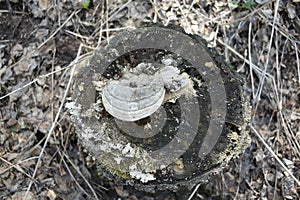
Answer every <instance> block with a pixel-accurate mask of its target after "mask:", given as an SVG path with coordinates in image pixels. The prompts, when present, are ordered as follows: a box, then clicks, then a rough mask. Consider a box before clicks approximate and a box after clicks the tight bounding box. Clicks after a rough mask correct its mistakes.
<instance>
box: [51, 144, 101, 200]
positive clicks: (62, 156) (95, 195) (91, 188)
mask: <svg viewBox="0 0 300 200" xmlns="http://www.w3.org/2000/svg"><path fill="white" fill-rule="evenodd" d="M57 152H58V154H59V155H60V157H61V159H62V161H63V163H64V164H65V166H66V168H67V170H68V172H69V174H70V176H71V177H72V178H73V180H74V181H75V183H76V185H77V186H78V187H79V188H80V189H81V190H82V191H83V192H84V193H85V194H86V195H87V196H88V197H91V196H90V195H89V194H88V193H87V192H86V191H85V190H84V189H83V188H82V187H81V186H80V184H79V183H78V182H77V180H76V178H75V177H74V176H73V174H72V172H71V170H70V168H69V167H68V165H67V163H66V161H65V159H64V157H65V158H67V160H68V161H69V162H70V163H71V165H72V167H73V168H74V169H75V171H77V173H78V174H79V175H80V176H81V177H82V178H83V180H84V181H85V182H86V184H87V185H88V187H89V188H90V190H91V191H92V193H93V195H94V197H95V199H97V200H98V196H97V194H96V192H95V190H94V188H93V187H92V186H91V184H90V183H89V182H88V180H87V179H86V178H85V177H84V176H83V174H82V173H81V172H80V171H79V170H78V168H77V167H76V166H75V164H74V163H73V162H72V161H71V160H70V158H69V156H68V155H67V154H66V153H65V152H60V150H59V149H58V148H57ZM62 154H63V155H62ZM103 188H104V187H103ZM105 189H106V188H105ZM106 191H107V189H106Z"/></svg>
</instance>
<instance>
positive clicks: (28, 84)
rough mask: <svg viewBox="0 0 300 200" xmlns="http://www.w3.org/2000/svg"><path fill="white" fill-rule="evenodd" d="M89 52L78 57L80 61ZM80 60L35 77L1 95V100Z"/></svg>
mask: <svg viewBox="0 0 300 200" xmlns="http://www.w3.org/2000/svg"><path fill="white" fill-rule="evenodd" d="M88 54H89V53H86V54H84V55H81V56H80V59H78V60H79V61H78V62H81V61H82V59H83V58H85V56H86V55H88ZM78 62H74V61H73V62H72V63H70V64H69V65H68V66H66V67H63V68H61V69H58V70H55V71H53V72H50V73H48V74H43V75H40V76H38V77H37V78H35V79H34V80H33V81H30V82H29V83H27V84H25V85H23V86H21V87H20V88H18V89H16V90H13V91H11V92H10V93H7V94H6V95H4V96H1V97H0V100H2V99H4V98H6V97H8V96H10V95H12V94H14V93H16V92H18V91H20V90H23V89H24V88H26V87H28V86H30V85H32V84H33V83H35V82H37V81H38V80H40V79H41V78H44V77H48V76H50V75H52V74H55V73H56V72H60V71H63V70H65V69H66V68H69V67H72V66H73V65H75V64H77V63H78Z"/></svg>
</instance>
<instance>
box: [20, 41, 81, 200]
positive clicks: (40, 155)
mask: <svg viewBox="0 0 300 200" xmlns="http://www.w3.org/2000/svg"><path fill="white" fill-rule="evenodd" d="M81 48H82V45H81V44H80V46H79V49H78V52H77V56H76V58H75V61H76V62H75V63H77V61H78V59H79V55H80V53H81ZM76 66H77V64H75V65H73V67H72V69H71V75H70V79H69V82H68V85H67V87H66V91H65V93H64V96H63V99H62V101H61V104H60V106H59V109H58V112H57V114H56V116H55V119H54V122H53V123H52V126H51V128H50V130H49V132H48V135H47V138H46V140H45V143H44V145H43V148H42V150H41V152H40V154H39V158H38V161H37V163H36V167H35V169H34V172H33V175H32V177H31V178H32V179H34V178H35V176H36V174H37V170H38V168H39V164H40V162H41V160H42V156H43V154H44V151H45V148H46V146H47V144H48V141H49V139H50V137H51V135H52V132H53V130H54V128H55V126H56V123H57V121H58V118H59V116H60V113H61V111H62V109H63V106H64V102H65V100H66V98H67V95H68V91H69V88H70V86H71V83H72V80H73V75H74V73H75V69H76ZM32 184H33V180H31V181H30V183H29V186H28V188H27V191H26V194H25V197H24V200H26V198H27V196H28V193H29V191H30V189H31V186H32Z"/></svg>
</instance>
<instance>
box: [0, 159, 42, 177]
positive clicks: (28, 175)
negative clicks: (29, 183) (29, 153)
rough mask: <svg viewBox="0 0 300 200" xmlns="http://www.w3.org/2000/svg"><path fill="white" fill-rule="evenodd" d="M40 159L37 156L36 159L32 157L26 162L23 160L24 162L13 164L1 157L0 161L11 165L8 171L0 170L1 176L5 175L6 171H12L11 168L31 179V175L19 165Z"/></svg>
mask: <svg viewBox="0 0 300 200" xmlns="http://www.w3.org/2000/svg"><path fill="white" fill-rule="evenodd" d="M37 158H38V157H37V156H35V157H31V158H27V159H25V160H22V161H18V162H17V163H16V164H13V163H11V162H9V161H7V160H5V159H4V158H2V157H0V160H2V162H5V163H7V164H8V165H10V166H9V167H7V168H6V169H4V170H0V175H1V174H3V173H5V172H6V171H8V170H10V169H11V168H15V169H16V170H17V171H19V172H21V173H22V174H24V175H26V176H27V177H29V178H30V177H31V176H30V174H27V173H26V172H25V171H24V170H23V169H22V168H21V167H20V166H19V165H20V164H21V163H23V162H26V161H29V160H34V159H37Z"/></svg>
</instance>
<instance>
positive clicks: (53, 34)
mask: <svg viewBox="0 0 300 200" xmlns="http://www.w3.org/2000/svg"><path fill="white" fill-rule="evenodd" d="M79 12H80V10H77V11H73V12H72V14H71V15H70V16H69V17H68V19H67V20H66V21H65V22H64V23H63V24H62V25H61V26H60V27H58V29H56V30H55V31H54V33H52V34H51V35H50V37H48V38H47V39H46V40H45V41H44V42H43V43H42V44H40V45H39V46H38V49H40V48H41V47H42V46H44V45H45V44H46V43H47V42H48V41H49V40H50V39H51V38H53V37H54V36H55V35H56V33H58V31H60V30H61V29H62V28H63V27H64V26H65V25H66V24H67V23H68V22H69V21H70V20H71V19H72V17H73V16H74V15H75V14H77V13H79Z"/></svg>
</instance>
